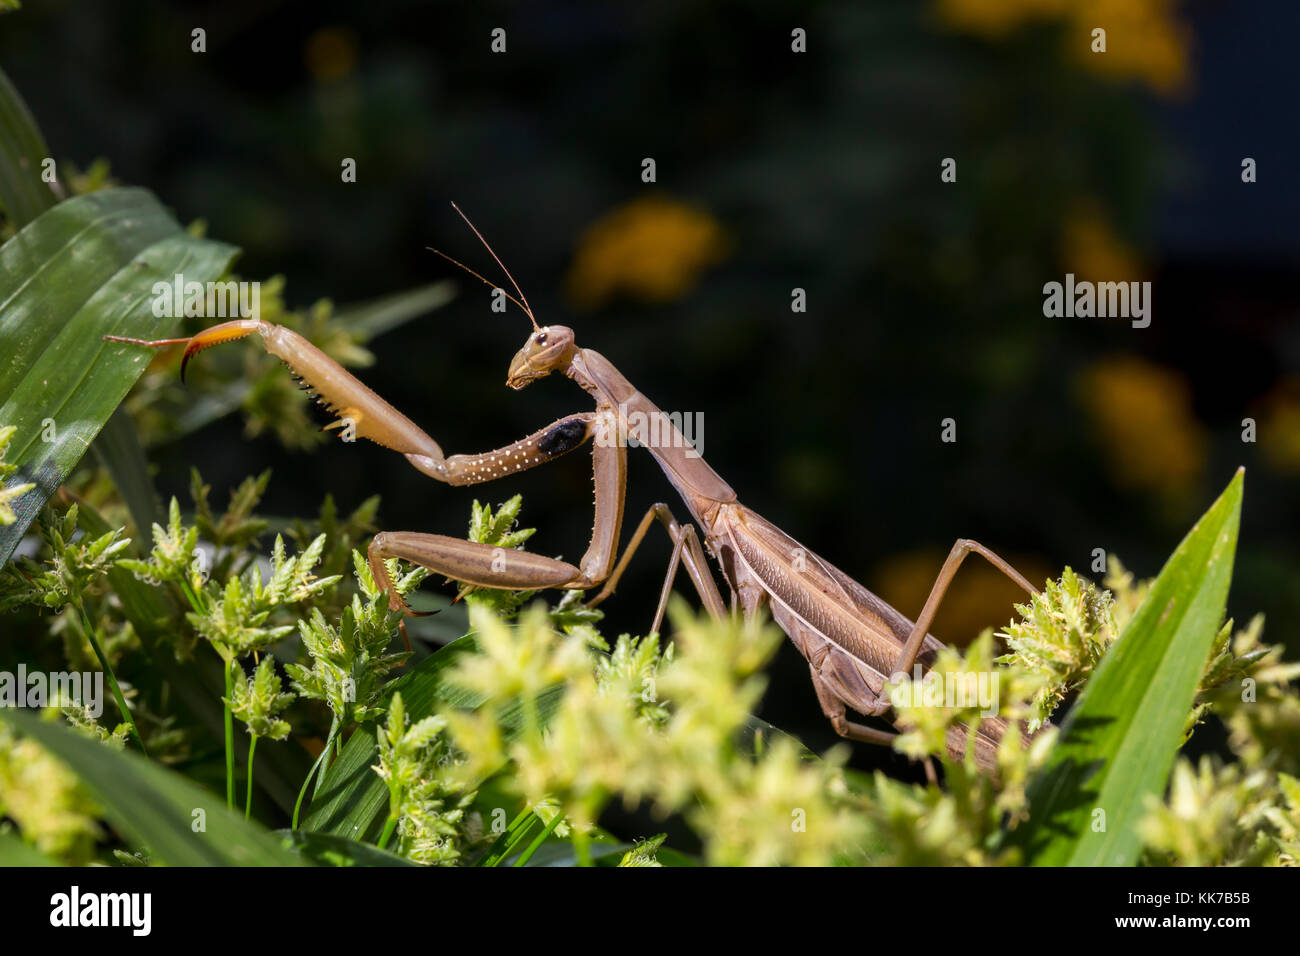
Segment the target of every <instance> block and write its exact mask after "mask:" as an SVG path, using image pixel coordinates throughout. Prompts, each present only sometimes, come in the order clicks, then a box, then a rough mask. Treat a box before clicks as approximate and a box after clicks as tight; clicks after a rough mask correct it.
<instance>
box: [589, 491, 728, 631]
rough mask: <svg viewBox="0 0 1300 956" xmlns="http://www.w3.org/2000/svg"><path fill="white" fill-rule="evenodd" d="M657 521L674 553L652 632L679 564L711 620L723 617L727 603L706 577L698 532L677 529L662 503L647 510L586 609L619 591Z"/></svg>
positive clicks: (684, 527) (660, 618) (660, 619)
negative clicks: (628, 569) (671, 544)
mask: <svg viewBox="0 0 1300 956" xmlns="http://www.w3.org/2000/svg"><path fill="white" fill-rule="evenodd" d="M655 521H658V522H659V523H660V524H661V525H663V526H664V528H665V530H667V532H668V537H669V539H670V540H671V541H672V542H673V553H672V557H671V559H670V560H669V563H668V574H667V575H666V576H665V578H664V584H663V589H662V590H661V591H660V594H659V606H658V607H657V608H656V610H655V618H654V623H653V624H652V625H651V627H650V630H651V631H658V630H659V625H660V624H662V623H663V617H664V611H665V609H666V608H667V606H668V596H669V594H671V593H672V586H673V578H674V577H676V575H677V567H678V564H679V563H684V564H685V565H686V573H687V575H688V576H689V577H690V579H691V582H692V583H693V584H694V585H695V590H696V591H697V592H698V593H699V595H700V600H702V601H703V602H704V606H705V607H706V608H708V611H709V613H710V614H712V615H713V616H714V617H722V616H724V615H725V614H726V613H727V605H726V602H724V601H723V600H722V594H721V592H719V591H718V585H717V582H715V581H714V580H713V575H712V574H710V573H709V565H708V556H707V555H706V554H705V553H704V546H703V545H702V544H701V543H700V536H699V532H698V531H696V529H695V525H693V524H686V525H680V524H678V523H677V519H676V518H674V517H673V513H672V510H671V509H669V507H668V506H667V505H666V504H664V503H663V502H662V501H661V502H659V503H658V504H654V505H651V506H650V509H649V510H648V511H647V512H646V513H645V516H644V517H643V518H642V519H641V523H640V524H638V525H637V527H636V530H635V531H634V532H632V537H631V538H629V539H628V542H627V547H626V548H625V549H624V550H623V556H622V557H621V558H620V559H619V562H618V564H617V565H615V566H614V570H613V571H612V572H611V573H610V575H609V577H608V579H607V580H606V581H605V586H604V587H603V588H601V589H600V593H599V594H597V595H596V596H595V597H594V598H592V599H591V600H590V601H588V602H587V604H586V606H587V607H595V606H596V605H597V604H599V603H600V602H601V601H603V600H605V599H606V598H607V597H609V596H610V595H611V594H613V593H614V591H615V589H616V588H617V587H618V582H619V581H620V580H621V579H622V577H623V572H624V571H626V570H627V566H628V564H629V563H630V562H631V560H632V555H633V554H635V553H636V549H637V548H638V547H639V546H640V545H641V541H642V540H643V539H644V538H645V536H646V532H647V531H648V530H649V529H650V525H651V524H652V523H653V522H655Z"/></svg>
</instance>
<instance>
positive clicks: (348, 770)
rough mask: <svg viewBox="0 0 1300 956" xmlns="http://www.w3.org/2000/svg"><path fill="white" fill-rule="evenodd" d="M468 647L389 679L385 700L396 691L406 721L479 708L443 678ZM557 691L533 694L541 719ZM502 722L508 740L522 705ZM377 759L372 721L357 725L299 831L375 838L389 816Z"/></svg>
mask: <svg viewBox="0 0 1300 956" xmlns="http://www.w3.org/2000/svg"><path fill="white" fill-rule="evenodd" d="M473 649H474V638H473V635H466V636H465V637H462V638H460V639H459V640H456V641H453V642H452V643H451V644H448V645H447V646H446V647H442V648H439V649H438V650H437V651H436V652H435V653H433V654H430V655H429V656H428V657H426V658H425V659H424V660H423V661H421V662H420V663H419V665H417V666H416V667H415V669H414V670H412V671H411V673H409V674H405V675H403V676H402V677H400V678H398V679H397V680H395V681H392V682H391V683H389V684H388V685H387V686H386V687H385V688H384V692H385V698H387V697H388V696H391V694H392V693H393V692H394V691H401V693H402V702H403V703H404V704H405V705H406V714H407V718H408V719H409V720H411V721H417V720H423V719H424V718H425V717H428V716H430V715H432V714H433V712H434V710H435V709H436V707H437V705H439V704H445V705H449V706H451V707H464V708H475V707H479V706H481V705H482V703H483V698H482V697H481V696H479V695H477V694H474V693H472V692H470V691H467V690H465V689H463V688H460V687H456V686H453V685H451V684H449V683H447V681H446V679H445V678H446V671H447V669H448V668H449V667H450V666H452V665H453V664H455V662H456V658H457V657H458V656H459V655H461V654H464V653H466V652H467V651H472V650H473ZM562 694H563V688H562V687H554V688H550V689H548V690H546V691H544V692H543V693H542V694H540V695H539V696H538V698H537V712H538V716H539V717H540V719H541V720H543V721H545V720H548V719H549V718H550V716H551V714H553V713H554V712H555V708H556V707H557V706H558V705H559V702H560V697H561V695H562ZM501 724H502V727H503V728H504V730H505V737H506V739H507V740H509V739H511V738H512V737H513V736H514V735H515V734H517V733H518V732H519V731H520V730H521V729H522V727H523V708H522V707H521V706H520V704H519V702H518V701H515V702H513V703H511V704H509V705H507V706H506V707H504V708H503V709H502V712H501ZM378 762H379V748H378V745H377V744H376V743H375V730H374V727H373V725H370V724H367V725H363V726H361V727H358V728H357V729H356V730H355V731H354V732H353V734H352V736H351V737H350V738H348V742H347V743H346V744H345V745H344V746H343V752H342V754H340V755H339V757H338V759H336V760H335V761H334V763H333V764H332V765H331V766H330V769H329V771H328V772H327V773H326V775H325V782H324V784H323V785H322V786H321V791H320V793H319V794H318V795H317V797H316V799H315V801H314V802H313V803H312V806H311V812H310V813H309V814H308V815H307V819H306V820H305V821H304V822H303V824H302V827H303V829H305V830H319V831H322V832H325V833H333V834H336V835H338V836H343V837H347V838H348V839H351V840H373V839H376V838H378V836H379V831H380V830H381V829H382V826H383V820H384V818H385V817H386V816H387V814H388V788H387V787H386V786H385V785H384V782H383V781H382V780H380V779H379V775H378V774H376V773H375V772H374V771H373V770H372V769H370V768H371V767H372V766H374V765H375V764H377V763H378Z"/></svg>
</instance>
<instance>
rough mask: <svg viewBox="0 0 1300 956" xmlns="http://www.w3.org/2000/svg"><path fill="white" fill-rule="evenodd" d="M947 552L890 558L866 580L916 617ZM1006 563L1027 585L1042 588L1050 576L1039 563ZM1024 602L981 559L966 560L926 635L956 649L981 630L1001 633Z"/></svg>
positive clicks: (1022, 560)
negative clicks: (990, 628) (994, 630)
mask: <svg viewBox="0 0 1300 956" xmlns="http://www.w3.org/2000/svg"><path fill="white" fill-rule="evenodd" d="M947 556H948V555H947V552H944V551H939V550H937V549H929V548H925V549H920V550H917V551H909V552H906V553H904V554H899V555H895V556H893V557H892V558H890V559H889V560H888V561H885V562H884V563H882V565H881V566H880V567H879V568H877V569H876V570H875V571H874V572H873V573H872V575H871V579H870V581H871V584H870V586H871V588H872V590H874V591H876V592H877V593H878V594H880V596H881V597H883V598H884V599H885V600H886V601H888V602H889V603H890V604H892V605H893V606H894V607H896V608H898V609H899V610H900V611H902V612H903V613H904V614H906V615H907V616H908V617H909V618H913V619H914V618H915V617H916V616H917V615H918V614H920V613H921V607H922V605H924V604H925V599H926V598H927V597H929V596H930V589H931V588H933V587H934V579H935V578H936V577H938V575H939V569H940V568H942V567H943V561H944V558H946V557H947ZM1008 560H1010V561H1011V563H1012V564H1013V565H1014V566H1015V567H1016V568H1017V570H1019V571H1020V573H1021V574H1023V575H1024V576H1025V577H1026V578H1028V579H1029V581H1030V583H1032V584H1037V585H1040V586H1041V585H1042V583H1043V582H1044V581H1046V580H1047V579H1048V577H1050V576H1051V571H1050V569H1049V568H1048V567H1047V565H1045V564H1043V563H1042V562H1040V561H1037V560H1034V559H1031V558H1023V557H1015V558H1008ZM1027 598H1028V595H1026V594H1025V592H1024V590H1023V589H1022V588H1021V587H1019V586H1018V585H1017V584H1016V583H1015V582H1013V581H1011V580H1010V579H1009V578H1008V577H1007V576H1006V575H1005V574H1003V573H1002V572H1001V571H999V570H998V569H997V568H995V567H993V565H991V564H989V563H988V562H987V561H984V560H983V559H981V558H977V557H971V558H967V559H966V562H965V563H964V564H963V565H962V566H961V570H960V571H959V572H958V573H957V576H956V577H955V578H953V579H952V584H951V585H950V586H949V588H948V591H947V593H946V594H945V595H944V598H943V603H942V604H940V605H939V613H938V615H937V616H936V617H935V621H934V625H933V626H932V627H931V628H930V633H932V634H934V635H935V636H936V637H938V638H940V639H941V640H944V641H947V642H949V643H951V644H956V645H958V646H965V645H966V644H969V643H970V642H971V641H973V640H974V639H975V638H976V637H977V636H978V635H979V633H980V632H981V631H982V630H984V628H986V627H1002V626H1003V625H1005V624H1006V623H1007V622H1008V621H1010V620H1011V619H1012V617H1013V616H1014V614H1015V610H1014V606H1015V605H1016V604H1023V603H1024V602H1025V601H1026V600H1027Z"/></svg>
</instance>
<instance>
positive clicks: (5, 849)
mask: <svg viewBox="0 0 1300 956" xmlns="http://www.w3.org/2000/svg"><path fill="white" fill-rule="evenodd" d="M62 865H63V864H62V863H60V862H59V861H58V860H56V859H54V858H53V857H49V856H46V855H45V854H44V853H42V852H41V851H40V850H38V849H36V847H34V846H31V845H29V844H27V843H24V842H23V841H22V838H21V837H20V836H18V834H16V833H0V866H62Z"/></svg>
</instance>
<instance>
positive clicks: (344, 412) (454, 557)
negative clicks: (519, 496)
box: [108, 319, 627, 610]
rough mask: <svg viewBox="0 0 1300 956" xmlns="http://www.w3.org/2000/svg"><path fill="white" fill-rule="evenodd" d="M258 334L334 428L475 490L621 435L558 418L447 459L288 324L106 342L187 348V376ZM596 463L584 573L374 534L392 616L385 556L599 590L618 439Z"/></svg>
mask: <svg viewBox="0 0 1300 956" xmlns="http://www.w3.org/2000/svg"><path fill="white" fill-rule="evenodd" d="M253 334H256V335H258V336H259V337H260V338H261V339H262V342H263V345H264V347H265V348H266V350H267V351H268V352H269V353H270V354H272V355H274V356H276V357H277V358H279V359H281V360H282V361H284V363H285V364H286V365H288V366H289V368H290V369H291V370H292V371H293V372H294V374H296V375H297V376H299V377H300V378H301V379H302V380H303V381H304V382H305V383H306V384H307V385H308V386H310V387H311V388H312V389H313V390H314V391H315V392H316V393H317V396H318V397H319V399H320V401H321V403H322V404H324V405H325V406H326V407H327V408H329V409H330V411H332V412H334V413H335V414H337V415H338V416H339V420H338V422H336V423H334V425H333V426H329V427H340V426H344V427H350V428H351V429H352V430H353V431H354V433H355V434H356V435H358V436H360V437H362V438H367V439H370V440H371V441H374V442H376V443H377V444H380V445H384V446H385V447H387V448H391V449H393V450H394V451H397V452H399V453H401V454H402V455H404V456H405V457H406V459H407V461H409V462H410V463H411V464H412V465H413V466H415V467H416V468H417V469H419V470H420V471H421V472H423V473H424V474H426V475H428V476H429V477H431V478H436V479H437V480H439V481H442V482H445V483H447V484H450V485H473V484H478V483H479V482H485V481H492V480H494V479H496V478H501V477H503V476H505V475H510V474H515V473H517V472H520V471H525V470H527V469H529V468H534V467H536V466H538V465H541V464H544V463H546V462H548V461H553V460H554V459H556V458H558V457H559V456H561V455H563V454H565V453H566V452H569V451H572V450H573V449H575V448H577V447H578V446H579V445H582V444H584V443H586V442H587V441H589V440H590V439H591V438H592V437H593V436H595V435H596V434H597V433H598V432H601V430H602V429H613V428H616V427H617V420H616V418H615V417H614V415H613V414H612V413H601V412H598V411H597V412H580V413H578V414H575V415H570V416H568V417H566V418H561V419H558V420H557V421H555V422H552V423H551V424H550V425H548V426H547V427H545V428H542V429H539V430H538V431H536V432H534V433H533V434H531V435H529V436H528V437H527V438H524V439H521V440H520V441H517V442H515V443H514V444H511V445H506V446H504V447H502V448H497V449H495V450H493V451H488V452H483V453H482V454H478V455H452V456H451V457H446V456H444V455H443V453H442V449H441V448H440V447H439V446H438V443H437V442H435V441H434V440H433V439H432V438H431V437H430V436H429V435H428V434H427V433H425V432H424V431H423V430H422V429H421V428H420V427H419V426H417V425H416V424H415V423H414V422H412V421H411V420H410V419H408V418H407V417H406V416H405V415H403V414H402V413H401V412H399V411H398V410H397V409H395V408H393V406H391V405H389V404H388V403H387V402H386V401H384V399H382V398H381V397H380V396H379V395H378V394H376V393H375V392H374V391H372V390H371V389H370V388H368V387H366V385H364V384H363V383H362V382H361V381H360V380H359V379H357V378H356V377H355V376H353V375H352V374H351V373H349V372H347V371H346V370H345V369H344V368H343V367H342V366H341V365H339V364H338V363H337V362H335V361H334V360H333V359H331V358H330V357H329V356H327V355H326V354H325V353H324V352H322V351H321V350H320V349H318V348H316V346H314V345H312V344H311V343H310V342H308V341H307V340H306V339H304V338H303V337H302V336H301V335H299V334H298V333H296V332H294V331H292V330H291V329H287V328H284V327H283V326H279V325H273V324H271V323H268V322H263V321H261V320H259V319H243V320H237V321H234V322H225V323H222V324H221V325H217V326H213V327H212V328H210V329H206V330H204V331H203V332H200V333H199V334H198V335H195V336H193V337H192V338H189V339H160V340H155V341H148V340H143V339H125V338H119V337H114V336H108V338H111V339H112V340H113V341H121V342H130V343H132V344H135V345H145V346H149V347H151V348H157V347H160V346H164V345H176V344H181V343H184V344H185V345H186V346H187V347H186V349H185V355H184V358H183V359H182V365H181V368H182V372H183V370H184V367H185V364H186V363H188V361H189V360H190V358H192V357H193V356H194V355H195V354H196V353H197V352H200V351H202V350H203V349H205V348H209V347H211V346H213V345H217V344H220V343H222V342H229V341H233V340H235V339H239V338H243V337H244V336H247V335H253ZM606 434H612V432H606ZM592 459H593V468H594V478H595V485H596V494H595V499H596V500H595V504H596V508H595V511H596V515H595V521H594V524H593V528H592V536H591V544H590V546H589V548H588V549H587V553H586V554H585V555H584V556H583V558H582V561H581V563H580V564H579V565H578V566H576V567H575V566H574V565H572V564H568V563H566V562H563V561H556V560H553V559H551V558H546V557H542V556H540V555H533V554H528V553H526V552H522V551H514V550H511V551H508V552H503V550H502V549H500V548H494V547H492V546H491V545H486V544H480V543H477V542H474V541H465V540H462V539H458V538H448V537H445V536H443V535H433V534H419V533H415V532H388V533H385V534H380V535H377V536H376V537H375V539H374V541H373V542H372V543H371V546H370V554H369V557H370V566H371V570H372V572H373V573H374V575H375V580H376V583H377V584H378V585H379V586H380V587H381V588H383V589H384V590H387V591H388V592H389V600H390V602H391V605H392V607H393V608H394V609H395V610H396V609H399V608H401V607H402V606H403V605H402V602H401V598H400V597H399V596H398V595H397V592H396V591H395V590H393V588H392V586H391V582H390V581H389V578H388V574H387V571H386V569H385V567H384V563H383V559H384V558H388V557H400V558H404V559H406V560H409V561H414V562H415V563H417V564H420V565H422V566H424V567H427V568H429V569H430V570H432V571H435V572H437V573H439V574H445V575H446V576H448V577H452V578H456V579H458V580H462V581H466V582H469V583H472V584H478V585H480V586H482V587H490V588H505V589H512V590H513V589H527V590H534V589H540V588H570V589H579V590H581V589H586V588H590V587H594V586H595V585H597V584H599V583H601V582H602V581H604V580H605V578H606V577H607V576H608V575H609V571H610V568H611V566H612V565H613V562H614V555H615V553H616V551H617V548H618V536H619V529H620V526H621V524H622V518H623V494H624V486H625V483H626V471H627V465H626V459H627V452H626V449H625V447H624V446H623V444H622V443H621V442H619V441H616V440H615V441H604V440H602V441H600V442H598V443H597V444H596V446H595V447H594V448H593V449H592Z"/></svg>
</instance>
